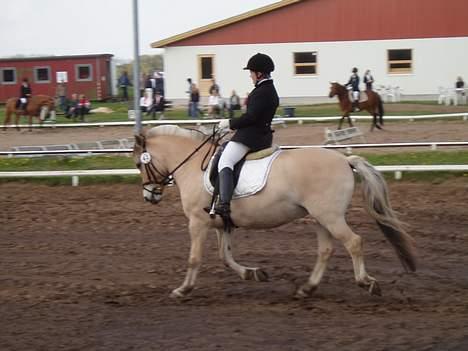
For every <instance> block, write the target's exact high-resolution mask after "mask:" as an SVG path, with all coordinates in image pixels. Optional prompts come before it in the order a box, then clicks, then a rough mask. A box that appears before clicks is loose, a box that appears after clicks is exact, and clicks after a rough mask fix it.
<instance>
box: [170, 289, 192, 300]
mask: <svg viewBox="0 0 468 351" xmlns="http://www.w3.org/2000/svg"><path fill="white" fill-rule="evenodd" d="M192 289H193V288H177V289H174V290H172V292H171V293H170V294H169V297H170V298H172V299H183V298H185V297H187V295H188V294H189V293H190V292H191V291H192Z"/></svg>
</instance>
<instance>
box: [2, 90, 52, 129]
mask: <svg viewBox="0 0 468 351" xmlns="http://www.w3.org/2000/svg"><path fill="white" fill-rule="evenodd" d="M17 102H18V98H10V99H8V100H7V102H6V104H5V121H4V122H3V130H6V126H7V125H8V124H9V123H10V120H11V115H12V114H15V115H16V119H15V125H16V129H17V130H19V129H20V128H19V123H18V122H19V119H20V117H21V116H28V117H29V130H30V131H31V126H32V118H33V117H37V118H39V123H40V124H41V125H42V122H44V120H45V118H46V116H47V115H48V114H49V113H50V114H51V119H52V120H55V101H54V99H53V98H51V97H50V96H47V95H33V96H32V97H30V98H29V100H28V105H27V106H26V110H22V109H20V108H18V107H16V106H17Z"/></svg>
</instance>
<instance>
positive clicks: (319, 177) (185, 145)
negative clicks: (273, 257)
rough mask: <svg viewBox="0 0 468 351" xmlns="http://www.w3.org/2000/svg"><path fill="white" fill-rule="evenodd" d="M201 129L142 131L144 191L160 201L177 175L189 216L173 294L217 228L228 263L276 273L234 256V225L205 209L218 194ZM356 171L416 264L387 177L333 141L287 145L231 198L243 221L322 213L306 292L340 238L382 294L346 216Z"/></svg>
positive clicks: (272, 221) (138, 153) (369, 201)
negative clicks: (206, 166)
mask: <svg viewBox="0 0 468 351" xmlns="http://www.w3.org/2000/svg"><path fill="white" fill-rule="evenodd" d="M200 135H202V134H201V133H200V132H198V131H194V130H188V129H182V128H179V127H177V126H169V125H164V126H159V127H154V128H152V129H151V130H149V131H148V133H146V135H143V134H142V135H138V136H136V138H135V139H136V140H135V146H134V150H133V156H134V161H135V164H136V166H137V168H138V169H139V170H140V173H141V176H142V183H143V196H144V199H145V200H146V201H149V202H151V203H158V202H159V201H160V200H161V199H162V197H163V191H164V187H165V185H167V184H168V182H169V181H170V180H171V179H172V178H173V179H174V181H175V184H176V185H177V186H178V188H179V191H180V197H181V201H182V207H183V210H184V213H185V215H186V217H187V218H188V221H189V226H188V228H189V232H190V238H191V247H190V255H189V259H188V270H187V273H186V277H185V280H184V282H183V283H182V285H181V286H180V287H178V288H177V289H175V290H173V291H172V293H171V296H172V297H184V296H186V295H187V294H188V293H190V291H191V290H192V289H193V288H194V286H195V280H196V278H197V274H198V271H199V269H200V264H201V260H202V253H203V245H204V242H205V239H206V238H207V235H208V232H209V231H210V230H213V229H214V230H216V233H217V236H218V244H219V255H220V258H221V259H222V260H223V261H224V263H225V264H226V265H227V266H229V267H230V268H232V269H233V270H234V271H235V272H237V274H238V275H239V276H240V277H241V278H242V279H245V280H257V281H265V280H267V279H268V275H267V274H266V273H265V271H263V270H262V269H261V268H257V267H245V266H242V265H240V264H238V263H237V262H236V261H235V260H234V258H233V256H232V251H231V250H232V242H231V241H232V237H231V233H228V232H224V231H223V229H222V228H223V223H222V220H221V219H220V218H218V217H216V218H215V219H212V218H210V217H209V216H208V214H207V213H206V212H205V211H204V210H203V208H204V207H205V206H208V205H209V204H210V199H211V196H210V194H208V192H207V191H206V190H205V188H204V185H203V171H202V169H201V164H202V163H203V161H204V160H205V158H206V155H207V154H208V153H209V150H210V147H212V146H213V145H210V143H205V144H204V145H202V142H201V139H202V138H203V137H204V136H203V135H202V137H201V136H200ZM353 171H355V172H356V173H358V174H359V175H360V176H361V179H362V187H363V194H364V199H365V206H366V208H367V211H368V212H369V214H370V215H371V216H372V217H373V218H374V219H375V220H376V222H377V223H378V225H379V227H380V229H381V230H382V231H383V233H384V235H385V237H386V238H387V239H388V241H389V242H390V244H391V245H392V246H393V247H394V249H395V251H396V253H397V256H398V257H399V259H400V261H401V263H402V265H403V267H404V268H405V269H406V270H410V271H414V270H415V269H416V260H415V256H414V251H413V250H414V249H413V239H412V238H411V237H410V236H409V235H408V234H407V233H406V232H405V230H404V229H403V227H402V224H401V222H400V221H399V220H398V219H397V217H396V215H395V213H394V211H393V210H392V208H391V206H390V203H389V198H388V191H387V186H386V182H385V180H384V178H383V177H382V175H381V174H380V173H379V172H378V171H377V170H376V169H375V168H374V167H373V166H372V165H370V164H369V163H368V162H367V161H366V160H365V159H363V158H361V157H358V156H349V157H345V156H344V155H342V154H340V153H338V152H336V151H332V150H327V149H295V150H283V151H281V153H280V154H279V155H278V157H277V158H276V159H275V161H274V162H273V164H272V167H271V172H270V175H269V178H268V181H267V183H266V186H265V188H264V189H263V190H261V191H260V192H258V193H257V194H255V195H253V196H249V197H243V198H238V199H234V200H233V201H232V203H231V210H232V220H233V222H234V224H235V225H236V226H238V227H244V228H252V229H253V228H272V227H277V226H280V225H282V224H285V223H288V222H291V221H292V220H294V219H297V218H301V217H304V216H306V215H310V216H311V217H313V218H314V219H315V220H316V224H313V225H311V226H310V227H309V228H304V229H306V230H310V231H312V230H315V231H316V233H317V237H318V257H317V262H316V264H315V267H314V270H313V272H312V274H311V275H310V277H309V279H308V281H307V282H305V283H304V284H303V285H302V286H301V287H299V288H298V290H297V292H296V295H297V296H298V297H306V296H309V295H310V294H311V293H312V292H313V291H314V290H315V289H316V288H317V287H318V285H319V283H320V280H321V279H322V275H323V274H324V271H325V268H326V266H327V262H328V260H329V258H330V256H331V255H332V253H333V239H337V240H338V241H340V242H341V243H342V244H343V245H344V246H345V248H346V249H347V251H348V253H349V254H350V256H351V259H352V262H353V268H354V277H355V279H356V282H357V284H358V285H359V286H361V287H363V288H365V289H366V290H368V291H369V293H371V294H380V288H379V285H378V283H377V280H376V279H374V278H373V277H372V276H370V275H369V274H368V273H367V271H366V268H365V265H364V255H363V242H362V239H361V237H360V236H359V235H357V234H355V233H354V232H353V231H352V230H351V229H350V227H349V226H348V224H347V223H346V220H345V213H346V209H347V208H348V206H349V204H350V201H351V197H352V195H353V191H354V186H355V185H354V176H353ZM292 240H293V239H292Z"/></svg>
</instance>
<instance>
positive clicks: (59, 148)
mask: <svg viewBox="0 0 468 351" xmlns="http://www.w3.org/2000/svg"><path fill="white" fill-rule="evenodd" d="M123 141H125V144H123ZM116 143H118V144H119V148H115V149H106V148H105V147H104V146H105V145H104V142H96V143H93V144H96V145H93V146H94V147H92V148H89V149H83V148H78V147H76V145H77V144H71V145H72V146H73V145H75V147H70V145H50V146H21V147H19V146H18V147H14V148H12V149H11V150H7V151H0V156H7V157H18V156H54V155H78V156H80V155H81V156H82V155H92V154H118V153H131V152H132V148H131V146H133V141H131V140H129V139H120V140H118V141H116ZM88 144H91V143H88ZM83 145H85V144H83ZM86 145H87V144H86ZM80 146H81V144H80ZM123 146H125V147H123ZM463 146H468V141H424V142H413V143H378V144H377V143H370V144H341V145H283V146H280V148H281V149H285V150H287V149H302V148H304V149H305V148H326V149H346V152H347V153H348V154H351V153H352V150H353V149H369V148H412V147H429V148H430V149H431V150H437V149H438V148H440V147H463Z"/></svg>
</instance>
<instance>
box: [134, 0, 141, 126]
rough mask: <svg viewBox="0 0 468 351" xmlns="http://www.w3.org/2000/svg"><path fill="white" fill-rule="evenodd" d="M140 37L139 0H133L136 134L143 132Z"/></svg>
mask: <svg viewBox="0 0 468 351" xmlns="http://www.w3.org/2000/svg"><path fill="white" fill-rule="evenodd" d="M138 38H139V34H138V0H133V110H134V111H135V128H134V135H139V134H140V133H141V111H140V53H139V51H140V48H139V40H138Z"/></svg>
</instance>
